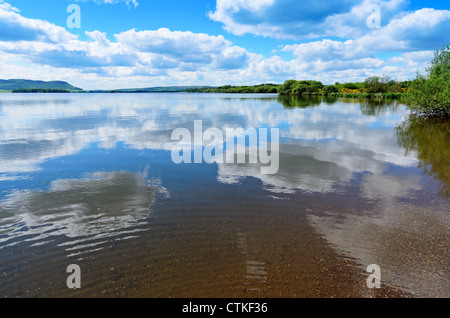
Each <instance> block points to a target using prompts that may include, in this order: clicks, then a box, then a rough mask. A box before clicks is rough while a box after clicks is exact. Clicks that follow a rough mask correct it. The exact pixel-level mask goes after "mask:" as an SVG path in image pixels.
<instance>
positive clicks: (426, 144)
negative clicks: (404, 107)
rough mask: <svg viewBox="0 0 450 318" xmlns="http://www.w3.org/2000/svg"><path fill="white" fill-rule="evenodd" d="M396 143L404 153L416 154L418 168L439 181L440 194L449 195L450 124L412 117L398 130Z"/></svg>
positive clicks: (442, 120)
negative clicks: (404, 150) (418, 161)
mask: <svg viewBox="0 0 450 318" xmlns="http://www.w3.org/2000/svg"><path fill="white" fill-rule="evenodd" d="M397 138H398V144H399V145H400V146H402V147H404V148H405V149H406V152H407V153H409V152H411V151H416V152H417V157H418V159H419V160H420V163H419V167H421V168H423V169H424V171H425V173H426V174H428V175H431V176H433V177H435V178H437V179H439V180H440V181H441V182H442V189H441V191H440V194H441V195H442V196H444V197H448V196H449V195H450V147H449V145H450V129H449V121H448V120H445V119H436V118H427V119H425V118H418V117H411V118H409V119H408V120H407V121H405V122H403V123H402V124H401V125H400V126H399V127H397Z"/></svg>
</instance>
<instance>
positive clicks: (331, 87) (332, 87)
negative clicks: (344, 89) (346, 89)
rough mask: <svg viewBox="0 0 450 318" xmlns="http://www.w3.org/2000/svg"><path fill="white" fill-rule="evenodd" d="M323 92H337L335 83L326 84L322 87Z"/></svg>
mask: <svg viewBox="0 0 450 318" xmlns="http://www.w3.org/2000/svg"><path fill="white" fill-rule="evenodd" d="M323 92H324V93H326V94H330V93H337V92H339V90H338V88H337V87H336V86H335V85H328V86H325V87H324V88H323Z"/></svg>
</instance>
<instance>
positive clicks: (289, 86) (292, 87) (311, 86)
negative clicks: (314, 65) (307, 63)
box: [278, 80, 324, 95]
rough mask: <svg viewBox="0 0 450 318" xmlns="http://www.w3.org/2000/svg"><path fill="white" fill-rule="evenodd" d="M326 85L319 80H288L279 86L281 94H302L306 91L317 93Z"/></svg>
mask: <svg viewBox="0 0 450 318" xmlns="http://www.w3.org/2000/svg"><path fill="white" fill-rule="evenodd" d="M323 87H324V85H323V84H322V83H321V82H318V81H312V80H310V81H305V80H303V81H296V80H287V81H285V82H284V84H283V85H281V86H280V87H278V93H279V94H280V95H302V94H306V93H317V92H319V90H320V89H322V88H323Z"/></svg>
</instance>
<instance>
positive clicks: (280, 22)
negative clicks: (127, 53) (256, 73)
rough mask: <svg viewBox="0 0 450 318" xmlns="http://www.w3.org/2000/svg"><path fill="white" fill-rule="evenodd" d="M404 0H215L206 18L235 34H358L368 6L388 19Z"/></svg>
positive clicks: (291, 36)
mask: <svg viewBox="0 0 450 318" xmlns="http://www.w3.org/2000/svg"><path fill="white" fill-rule="evenodd" d="M405 2H406V1H404V0H388V1H383V0H364V1H359V2H357V3H355V1H352V0H332V1H326V2H325V1H306V0H265V1H258V0H253V1H243V0H217V5H216V10H215V11H214V12H210V13H209V17H210V18H211V19H212V20H214V21H217V22H221V23H223V24H224V28H225V29H226V30H227V31H229V32H231V33H233V34H236V35H243V34H246V33H251V34H255V35H261V36H269V37H273V38H279V39H301V38H314V37H320V36H339V37H345V36H349V35H352V34H353V35H356V34H361V32H365V31H367V29H368V27H367V23H366V22H367V18H368V17H369V16H370V12H368V8H369V6H370V5H373V4H375V5H378V6H379V7H380V9H381V10H382V12H383V16H382V18H383V21H388V20H389V19H390V18H391V17H392V16H393V15H394V14H395V13H396V12H398V10H399V9H400V8H402V7H403V6H404V5H405Z"/></svg>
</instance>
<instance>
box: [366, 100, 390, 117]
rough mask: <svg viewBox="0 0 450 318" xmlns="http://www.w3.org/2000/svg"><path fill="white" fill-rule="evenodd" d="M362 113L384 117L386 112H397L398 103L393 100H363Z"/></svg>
mask: <svg viewBox="0 0 450 318" xmlns="http://www.w3.org/2000/svg"><path fill="white" fill-rule="evenodd" d="M360 103H361V113H363V114H364V115H368V116H379V115H384V114H385V113H386V111H390V112H392V111H395V110H397V108H398V103H397V102H396V101H394V100H391V99H363V100H360Z"/></svg>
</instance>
